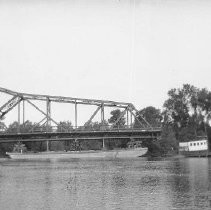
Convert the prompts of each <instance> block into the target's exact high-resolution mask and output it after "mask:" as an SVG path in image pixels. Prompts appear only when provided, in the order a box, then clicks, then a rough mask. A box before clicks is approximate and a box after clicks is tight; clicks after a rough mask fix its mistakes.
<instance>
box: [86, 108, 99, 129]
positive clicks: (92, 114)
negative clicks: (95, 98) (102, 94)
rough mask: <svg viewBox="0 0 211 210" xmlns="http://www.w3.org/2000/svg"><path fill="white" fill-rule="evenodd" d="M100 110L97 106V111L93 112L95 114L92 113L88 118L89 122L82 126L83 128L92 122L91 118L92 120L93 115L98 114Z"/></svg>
mask: <svg viewBox="0 0 211 210" xmlns="http://www.w3.org/2000/svg"><path fill="white" fill-rule="evenodd" d="M100 109H101V107H100V106H98V107H97V109H96V110H95V112H94V113H93V114H92V116H91V117H90V118H89V120H88V121H87V122H86V123H85V124H84V126H88V125H89V124H90V123H91V122H92V120H93V118H94V117H95V115H96V114H97V113H98V112H99V110H100Z"/></svg>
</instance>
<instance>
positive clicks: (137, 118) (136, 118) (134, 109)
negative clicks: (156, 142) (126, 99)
mask: <svg viewBox="0 0 211 210" xmlns="http://www.w3.org/2000/svg"><path fill="white" fill-rule="evenodd" d="M133 110H135V111H136V113H137V115H138V116H140V117H141V119H142V120H143V121H144V122H145V123H146V124H147V125H148V126H149V127H150V128H152V126H151V125H150V124H149V123H148V122H147V121H146V120H145V119H144V117H143V116H141V115H140V114H139V111H138V110H137V109H136V108H135V107H134V106H133ZM136 119H138V118H137V117H136Z"/></svg>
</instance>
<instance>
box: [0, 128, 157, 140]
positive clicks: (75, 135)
mask: <svg viewBox="0 0 211 210" xmlns="http://www.w3.org/2000/svg"><path fill="white" fill-rule="evenodd" d="M160 133H161V130H159V129H157V130H138V129H137V130H136V129H133V130H125V129H124V130H111V131H106V130H102V131H99V130H98V131H77V130H75V131H71V132H36V133H14V134H8V133H4V134H0V143H5V142H18V141H46V140H49V141H61V140H71V139H78V140H80V139H81V140H93V139H106V138H109V139H125V138H140V139H156V138H157V137H158V136H159V135H160Z"/></svg>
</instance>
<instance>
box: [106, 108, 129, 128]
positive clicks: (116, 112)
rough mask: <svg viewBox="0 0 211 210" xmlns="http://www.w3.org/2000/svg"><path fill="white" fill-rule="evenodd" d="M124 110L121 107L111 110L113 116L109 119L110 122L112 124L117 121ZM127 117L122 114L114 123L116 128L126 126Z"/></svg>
mask: <svg viewBox="0 0 211 210" xmlns="http://www.w3.org/2000/svg"><path fill="white" fill-rule="evenodd" d="M122 113H123V112H122V111H121V110H120V109H115V110H113V111H111V113H110V114H111V117H110V118H109V119H108V122H109V123H111V124H115V122H116V121H117V120H118V119H119V118H120V116H121V114H122ZM125 123H126V120H125V117H124V116H122V117H121V118H120V119H119V121H118V122H117V123H116V124H115V125H114V128H124V127H125Z"/></svg>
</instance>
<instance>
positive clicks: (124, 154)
mask: <svg viewBox="0 0 211 210" xmlns="http://www.w3.org/2000/svg"><path fill="white" fill-rule="evenodd" d="M14 149H15V150H14V151H13V152H7V153H6V154H7V155H8V156H9V157H10V158H11V159H18V160H43V159H96V158H105V159H115V158H137V157H140V156H143V155H145V154H146V153H147V151H148V148H146V147H141V144H138V143H137V142H133V143H132V144H129V148H126V149H114V150H81V151H46V152H36V153H35V152H27V151H26V148H25V145H24V144H16V145H15V147H14Z"/></svg>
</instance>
